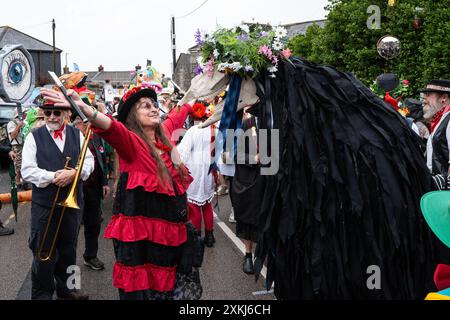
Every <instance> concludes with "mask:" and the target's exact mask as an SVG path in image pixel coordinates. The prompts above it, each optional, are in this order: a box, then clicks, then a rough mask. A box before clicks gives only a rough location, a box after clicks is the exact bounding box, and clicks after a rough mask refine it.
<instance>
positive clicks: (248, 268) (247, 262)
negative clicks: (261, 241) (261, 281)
mask: <svg viewBox="0 0 450 320" xmlns="http://www.w3.org/2000/svg"><path fill="white" fill-rule="evenodd" d="M242 271H244V273H246V274H255V269H254V268H253V258H252V254H251V253H250V254H246V255H245V258H244V263H243V265H242Z"/></svg>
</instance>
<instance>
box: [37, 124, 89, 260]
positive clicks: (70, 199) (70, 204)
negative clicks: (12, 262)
mask: <svg viewBox="0 0 450 320" xmlns="http://www.w3.org/2000/svg"><path fill="white" fill-rule="evenodd" d="M91 135H92V129H91V127H90V126H89V128H88V130H87V132H86V134H85V135H84V141H83V146H82V148H81V152H80V154H79V156H78V160H77V164H76V166H75V170H76V174H75V178H74V180H73V182H72V185H71V187H70V191H69V194H68V195H67V198H66V199H65V200H64V201H62V202H59V203H57V201H58V198H59V193H60V191H61V187H58V190H57V192H56V195H55V198H54V200H53V204H52V208H51V209H50V213H49V216H48V221H47V225H46V227H45V231H44V235H43V237H42V239H41V242H40V245H39V249H38V252H37V253H36V255H37V257H38V259H39V260H40V261H43V262H44V261H49V260H50V259H51V257H52V254H53V251H54V250H55V245H56V240H57V238H58V234H59V229H60V227H61V223H62V220H63V217H64V213H65V211H66V208H70V209H80V207H79V206H78V203H77V185H78V182H79V179H80V175H81V170H82V169H83V164H84V159H85V158H86V152H87V150H88V145H89V141H90V138H91ZM70 160H71V158H70V157H67V158H66V163H65V165H64V169H70V168H69V166H68V165H69V162H70ZM57 204H58V206H61V207H62V210H61V216H60V217H59V220H58V224H57V226H56V231H55V234H54V235H53V239H52V241H51V243H52V244H51V246H50V249H49V250H48V252H43V249H44V245H45V243H46V242H47V237H48V233H49V229H50V225H51V222H52V218H53V214H54V213H55V208H56V205H57Z"/></svg>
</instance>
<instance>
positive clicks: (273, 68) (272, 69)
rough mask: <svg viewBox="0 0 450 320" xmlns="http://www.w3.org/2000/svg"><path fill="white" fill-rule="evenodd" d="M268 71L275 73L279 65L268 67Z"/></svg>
mask: <svg viewBox="0 0 450 320" xmlns="http://www.w3.org/2000/svg"><path fill="white" fill-rule="evenodd" d="M267 71H269V72H271V73H275V72H277V71H278V68H277V66H271V67H270V68H267Z"/></svg>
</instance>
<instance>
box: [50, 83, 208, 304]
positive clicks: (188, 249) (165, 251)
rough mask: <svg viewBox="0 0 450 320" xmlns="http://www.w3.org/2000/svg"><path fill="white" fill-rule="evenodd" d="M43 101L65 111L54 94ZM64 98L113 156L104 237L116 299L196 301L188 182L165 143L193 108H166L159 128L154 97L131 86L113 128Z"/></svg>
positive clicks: (172, 148) (105, 119)
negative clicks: (115, 163) (112, 191)
mask: <svg viewBox="0 0 450 320" xmlns="http://www.w3.org/2000/svg"><path fill="white" fill-rule="evenodd" d="M42 94H43V95H44V96H45V97H46V98H47V99H49V100H52V101H54V102H55V105H61V106H63V105H64V106H67V105H68V102H67V100H66V99H65V98H64V96H63V95H62V94H61V93H59V92H56V91H52V90H44V89H43V90H42ZM69 94H70V95H71V97H72V98H73V99H74V101H75V102H76V103H77V105H78V106H79V107H80V108H81V110H82V111H83V113H85V115H86V116H87V117H88V119H89V121H90V122H91V124H92V126H93V129H94V132H96V133H97V134H98V135H100V136H101V137H102V138H103V139H105V140H106V141H107V142H108V143H109V144H110V145H111V146H112V147H113V148H115V149H116V150H117V153H118V155H119V162H120V180H119V185H118V188H117V194H116V197H115V202H114V209H113V217H112V220H111V221H110V223H109V225H108V227H107V228H106V231H105V237H106V238H109V239H113V243H114V251H115V256H116V263H115V265H114V271H113V282H114V286H115V287H116V288H118V289H119V294H120V298H121V299H192V298H194V299H198V298H200V295H201V285H200V279H199V275H198V268H197V267H198V266H199V262H198V261H196V262H193V260H194V258H195V257H197V258H198V257H199V255H197V256H196V255H195V253H196V250H195V249H194V247H197V248H199V247H201V246H200V245H199V244H198V242H197V239H196V238H195V232H194V231H193V228H191V227H190V225H189V224H186V222H187V201H186V190H187V188H188V187H189V184H190V183H191V182H192V177H191V176H190V174H189V172H188V170H187V169H186V167H185V166H184V165H183V164H182V163H181V161H179V156H178V152H177V150H176V147H175V146H173V144H172V143H171V142H170V136H171V135H172V133H173V132H174V131H175V130H176V129H179V128H181V127H182V126H183V124H184V122H185V120H186V118H187V116H188V115H189V114H190V113H191V112H192V107H191V106H190V105H188V104H186V105H184V106H183V107H181V108H180V109H178V108H175V109H173V110H172V112H171V113H170V114H169V116H168V118H167V119H166V120H165V121H164V122H163V123H162V124H161V122H160V116H159V109H158V107H157V104H156V99H157V97H156V93H155V92H154V91H153V90H152V89H150V88H143V87H136V88H134V89H132V90H130V91H128V92H127V94H126V95H125V96H124V97H123V98H122V100H121V102H120V105H119V110H118V120H119V121H117V120H115V119H113V118H112V117H109V116H106V115H103V114H100V113H97V112H96V111H94V110H92V109H91V108H90V107H89V106H87V105H86V104H84V103H83V101H82V100H81V99H80V98H79V96H78V95H77V94H76V93H74V92H69ZM194 244H196V246H195V245H194ZM197 251H198V250H197ZM200 251H201V250H200ZM197 260H198V259H197ZM200 260H201V257H200ZM192 266H194V267H192ZM187 283H189V285H186V284H187ZM192 288H194V290H193V291H192Z"/></svg>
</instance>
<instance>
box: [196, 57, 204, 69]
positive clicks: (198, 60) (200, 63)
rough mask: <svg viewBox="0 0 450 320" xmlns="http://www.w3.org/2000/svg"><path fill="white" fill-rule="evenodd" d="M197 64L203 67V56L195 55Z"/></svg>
mask: <svg viewBox="0 0 450 320" xmlns="http://www.w3.org/2000/svg"><path fill="white" fill-rule="evenodd" d="M197 64H198V65H199V66H200V67H204V66H205V63H204V62H203V58H202V57H197Z"/></svg>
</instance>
